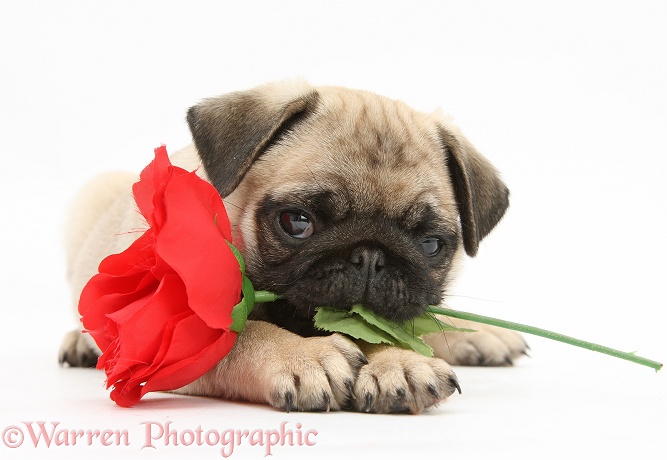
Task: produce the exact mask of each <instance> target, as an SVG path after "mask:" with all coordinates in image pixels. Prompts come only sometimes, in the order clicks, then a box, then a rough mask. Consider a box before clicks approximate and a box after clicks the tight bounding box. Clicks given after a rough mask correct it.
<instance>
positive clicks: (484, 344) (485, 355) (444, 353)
mask: <svg viewBox="0 0 667 460" xmlns="http://www.w3.org/2000/svg"><path fill="white" fill-rule="evenodd" d="M440 319H441V320H442V321H443V322H446V323H448V324H453V325H454V326H457V327H463V328H468V329H475V330H476V331H477V332H445V333H436V334H429V335H427V336H425V337H424V340H425V341H426V343H428V344H429V345H430V346H431V348H433V351H434V352H435V356H437V357H439V358H442V359H444V360H445V361H447V362H448V363H449V364H452V365H459V366H511V365H512V364H513V363H514V360H516V359H517V358H519V357H521V356H522V355H526V354H527V349H528V345H527V344H526V341H525V340H524V339H523V337H522V336H521V335H520V334H519V333H517V332H514V331H510V330H507V329H502V328H499V327H493V326H488V325H486V324H478V323H472V322H470V321H463V320H459V319H454V318H443V317H440Z"/></svg>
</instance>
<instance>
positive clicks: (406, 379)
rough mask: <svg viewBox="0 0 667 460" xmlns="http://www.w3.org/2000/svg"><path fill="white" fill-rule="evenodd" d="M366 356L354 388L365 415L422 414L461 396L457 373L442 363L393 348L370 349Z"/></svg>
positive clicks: (375, 347)
mask: <svg viewBox="0 0 667 460" xmlns="http://www.w3.org/2000/svg"><path fill="white" fill-rule="evenodd" d="M366 356H367V358H368V364H367V365H366V366H364V367H362V368H361V370H360V371H359V376H358V377H357V383H356V385H355V386H354V394H355V400H354V403H355V408H356V409H357V410H359V411H361V412H380V413H389V412H409V413H412V414H418V413H420V412H422V411H423V410H424V409H426V408H428V407H430V406H433V405H435V404H437V403H439V402H441V401H443V400H445V399H446V398H447V397H449V396H450V395H451V394H452V393H454V391H455V390H458V392H459V393H460V392H461V388H460V387H459V384H458V381H457V380H456V375H455V374H454V371H452V369H451V368H450V367H449V365H448V364H447V363H446V362H445V361H443V360H441V359H438V358H427V357H425V356H422V355H420V354H418V353H415V352H414V351H410V350H404V349H401V348H397V347H389V346H370V347H369V350H368V351H366Z"/></svg>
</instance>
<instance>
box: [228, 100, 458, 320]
mask: <svg viewBox="0 0 667 460" xmlns="http://www.w3.org/2000/svg"><path fill="white" fill-rule="evenodd" d="M320 96H321V98H322V100H321V101H320V104H319V106H318V109H317V111H316V112H315V113H314V114H311V115H310V116H309V117H308V118H305V119H302V120H300V121H299V122H298V123H295V124H294V125H292V126H291V129H290V130H289V131H288V132H286V133H284V134H283V135H282V136H281V137H280V139H279V140H278V141H277V142H276V143H275V144H274V145H273V146H272V147H271V148H270V149H269V150H268V151H267V152H266V153H265V154H264V155H263V156H262V157H261V159H259V160H258V161H257V162H256V164H255V165H254V166H253V168H252V169H251V170H250V171H249V173H248V174H247V175H246V177H245V178H244V181H243V183H242V184H241V189H245V190H243V192H244V193H243V194H244V195H246V196H247V195H249V193H248V191H249V190H252V193H251V194H250V195H252V196H253V197H255V198H256V201H253V202H249V203H246V204H245V205H244V217H243V219H242V222H241V224H240V230H241V234H242V236H243V239H244V243H245V252H246V255H247V258H248V262H247V269H248V273H249V276H250V278H251V279H252V280H253V282H254V283H255V285H256V286H257V287H259V288H262V289H270V290H274V291H277V292H281V293H284V294H285V297H286V299H287V303H288V305H285V306H283V308H282V309H280V310H278V309H276V308H271V311H273V312H274V314H273V315H272V318H273V319H274V320H277V319H278V318H276V316H289V317H292V318H293V319H296V318H294V317H295V316H296V317H300V318H308V319H310V318H312V315H313V314H314V313H315V308H316V307H318V306H322V305H328V306H333V307H337V308H342V309H349V308H350V307H351V306H352V305H354V304H358V303H361V304H364V305H365V306H367V307H368V308H370V309H372V310H374V311H375V312H376V313H378V314H380V315H381V316H383V317H386V318H389V319H393V320H399V321H400V320H406V319H409V318H412V317H414V316H416V315H419V314H421V313H423V311H424V309H425V308H426V306H427V305H429V304H438V303H439V302H440V300H441V296H442V293H443V288H444V286H445V284H446V281H447V275H448V273H449V272H450V270H451V268H452V265H453V264H454V261H455V258H456V256H457V255H458V253H459V247H460V239H461V237H460V232H459V224H458V211H457V207H456V202H455V199H454V196H453V192H452V186H451V184H450V182H449V180H448V174H447V170H446V164H445V163H446V161H445V156H444V154H443V147H442V145H441V142H440V140H439V139H438V137H437V131H436V129H435V125H434V123H433V122H432V120H429V119H428V118H427V117H425V116H424V115H421V114H418V113H416V112H413V111H411V110H409V109H407V107H405V106H404V105H403V104H401V103H398V102H394V101H389V100H387V99H383V98H379V97H377V96H373V95H370V94H367V93H357V92H349V93H346V94H340V93H338V92H336V91H332V92H320ZM234 195H237V194H234ZM231 201H234V199H233V197H231ZM278 311H279V313H277V312H278ZM278 322H282V321H278ZM308 323H310V321H308Z"/></svg>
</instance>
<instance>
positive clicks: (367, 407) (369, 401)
mask: <svg viewBox="0 0 667 460" xmlns="http://www.w3.org/2000/svg"><path fill="white" fill-rule="evenodd" d="M372 407H373V395H372V394H370V393H366V400H365V403H364V407H363V408H362V409H361V411H362V412H370V411H371V408H372Z"/></svg>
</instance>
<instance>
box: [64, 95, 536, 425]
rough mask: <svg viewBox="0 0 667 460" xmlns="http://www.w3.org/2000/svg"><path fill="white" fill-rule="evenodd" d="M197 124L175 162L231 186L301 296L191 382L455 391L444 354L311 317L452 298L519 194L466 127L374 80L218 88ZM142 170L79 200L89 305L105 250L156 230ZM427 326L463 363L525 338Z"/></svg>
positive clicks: (269, 263) (252, 245)
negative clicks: (145, 206) (380, 90)
mask: <svg viewBox="0 0 667 460" xmlns="http://www.w3.org/2000/svg"><path fill="white" fill-rule="evenodd" d="M188 122H189V124H190V127H191V130H192V132H193V138H194V141H195V146H196V147H190V148H187V149H185V150H183V151H181V152H178V153H177V154H175V155H173V156H172V162H173V163H174V164H175V165H177V166H181V167H184V168H185V169H188V170H196V171H197V173H198V174H200V175H201V176H202V177H203V178H205V179H206V180H209V181H210V182H211V183H212V184H213V185H214V186H215V187H216V188H217V189H218V191H219V192H220V194H221V196H223V197H224V199H225V202H226V205H227V209H228V212H229V215H230V220H231V222H232V224H233V229H234V235H233V240H234V241H233V242H234V244H235V245H236V246H237V247H238V248H239V249H240V250H241V252H242V253H243V255H244V258H245V260H246V267H247V273H248V275H249V277H250V278H251V279H252V280H253V283H254V284H255V286H256V287H258V288H259V289H269V290H273V291H277V292H280V293H282V294H284V296H285V299H286V300H285V301H283V302H282V303H280V304H278V305H270V306H268V305H267V306H261V305H260V306H258V307H257V308H256V310H255V311H254V312H253V317H252V319H253V321H249V322H248V324H247V326H246V329H245V330H244V332H243V333H242V334H241V335H240V337H239V340H238V342H237V344H236V346H235V347H234V349H233V350H232V352H231V353H230V354H229V355H228V356H227V357H226V358H225V359H224V360H222V361H221V362H220V363H219V364H218V365H217V366H216V367H215V368H213V369H212V370H211V371H209V372H208V373H207V374H206V375H204V376H203V377H201V378H200V379H198V380H197V381H195V382H193V383H192V384H190V385H187V386H186V387H184V388H182V389H180V390H178V391H179V392H182V393H188V394H199V395H209V396H220V397H225V398H235V399H244V400H249V401H255V402H267V403H269V404H272V405H274V406H277V407H284V408H286V409H288V410H290V409H298V410H328V409H341V408H349V407H352V408H356V409H358V410H365V411H379V412H396V411H399V412H400V411H411V412H420V411H421V410H423V409H424V408H426V407H429V406H431V405H433V404H435V403H437V402H439V401H441V400H442V399H444V398H446V397H447V396H449V395H450V394H451V393H452V392H453V391H454V389H455V388H456V387H457V386H458V384H457V382H456V378H455V376H454V374H453V372H452V370H451V368H450V367H449V365H448V364H447V363H446V362H445V361H443V360H442V359H438V358H424V357H422V356H420V355H417V354H415V353H413V352H409V351H406V350H401V349H397V348H392V347H384V346H369V345H367V344H363V343H362V344H354V343H352V342H351V341H349V340H347V339H345V338H343V337H341V336H338V335H336V334H334V335H331V336H323V337H317V335H319V333H318V332H317V331H315V330H314V329H313V327H312V316H313V314H314V308H315V307H317V306H319V305H331V306H335V307H337V308H342V309H346V308H350V307H351V306H352V305H354V304H356V303H363V304H364V305H366V306H367V307H369V308H371V309H373V310H374V311H375V312H376V313H378V314H380V315H382V316H385V317H387V318H389V319H395V320H408V319H410V318H412V317H415V316H417V315H419V314H421V313H422V312H423V311H424V309H425V308H426V306H427V305H429V304H437V303H439V302H441V300H442V297H443V294H444V291H445V289H446V287H447V285H448V283H449V282H450V281H451V279H452V277H453V273H454V272H455V268H456V266H457V264H458V261H459V259H460V257H461V256H462V253H463V251H464V250H465V251H466V252H467V253H468V254H469V255H474V254H475V253H476V251H477V247H478V244H479V241H480V240H481V239H482V238H483V237H484V236H485V235H486V234H487V233H488V232H489V231H491V229H492V228H493V227H494V226H495V224H496V223H497V222H498V220H499V219H500V218H501V217H502V215H503V213H504V211H505V209H506V207H507V196H508V192H507V189H506V187H505V186H504V184H503V183H502V182H501V181H500V179H499V177H498V175H497V173H496V172H495V170H494V169H493V168H492V167H491V165H490V164H489V163H488V162H487V161H486V160H485V159H484V158H483V157H482V156H481V155H479V154H478V153H477V152H476V151H475V150H474V149H473V148H472V147H471V146H470V144H469V143H468V142H467V140H466V139H465V138H463V136H462V135H461V134H460V133H459V132H458V130H457V129H456V128H455V127H453V126H452V125H451V124H450V123H449V122H448V121H447V120H445V119H444V118H442V117H441V116H439V115H437V114H436V115H427V114H422V113H419V112H415V111H413V110H411V109H409V108H408V107H407V106H405V105H404V104H402V103H400V102H397V101H391V100H388V99H385V98H382V97H380V96H377V95H374V94H371V93H366V92H361V91H353V90H347V89H342V88H331V87H326V88H317V89H315V88H313V87H311V86H309V85H307V84H305V83H300V82H297V83H289V84H272V85H267V86H264V87H259V88H256V89H254V90H250V91H245V92H239V93H232V94H231V95H226V96H221V97H218V98H213V99H208V100H205V101H203V102H202V103H201V104H199V105H197V106H195V107H193V108H192V109H191V110H190V112H189V114H188ZM135 180H136V176H131V175H126V174H113V175H107V176H105V177H103V178H101V179H100V180H98V181H96V182H95V183H94V184H93V185H92V186H91V188H89V189H88V190H87V191H85V192H84V193H85V195H84V197H85V198H84V199H83V200H81V201H80V202H79V203H78V204H77V208H78V209H74V218H73V219H72V222H73V225H72V227H71V229H70V235H72V237H71V238H70V243H69V244H68V262H69V271H68V272H69V276H70V281H71V284H72V290H73V295H74V300H75V302H74V303H75V305H76V300H77V299H78V296H79V294H80V292H81V289H82V288H83V286H84V284H85V283H86V282H87V280H88V279H89V278H90V277H91V276H92V275H94V274H95V273H96V270H97V265H98V264H99V262H100V260H101V259H102V258H103V257H105V256H106V255H108V254H110V253H114V252H119V251H121V250H123V249H124V248H125V247H127V246H128V245H129V244H130V243H131V242H132V241H133V239H134V238H136V237H138V233H136V232H132V231H133V230H136V229H141V228H145V224H143V223H142V222H141V221H140V219H139V214H138V213H137V212H136V211H135V206H134V204H133V201H132V197H131V194H130V186H131V184H132V182H134V181H135ZM83 337H86V336H82V335H81V334H79V333H72V334H70V335H69V336H68V337H67V339H66V342H65V344H64V345H63V349H62V350H61V361H67V362H69V363H70V364H73V365H85V364H90V363H94V362H95V359H96V356H97V352H96V351H95V347H94V346H93V344H91V343H89V342H87V341H86V340H88V339H84V338H83ZM427 339H428V341H429V343H431V345H432V346H433V347H434V349H435V350H436V356H441V357H444V358H447V359H448V360H449V362H450V363H451V364H492V365H494V364H495V365H499V364H507V363H509V362H511V360H512V359H513V358H515V357H517V356H518V355H519V354H520V353H521V352H523V351H524V347H525V344H524V343H523V340H522V339H521V338H520V337H519V336H517V335H515V334H513V333H508V332H505V331H498V330H495V329H488V328H485V329H484V330H483V331H481V332H479V333H477V334H470V335H469V336H468V335H465V336H464V335H462V334H450V335H443V334H438V335H432V336H430V337H428V338H427Z"/></svg>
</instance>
